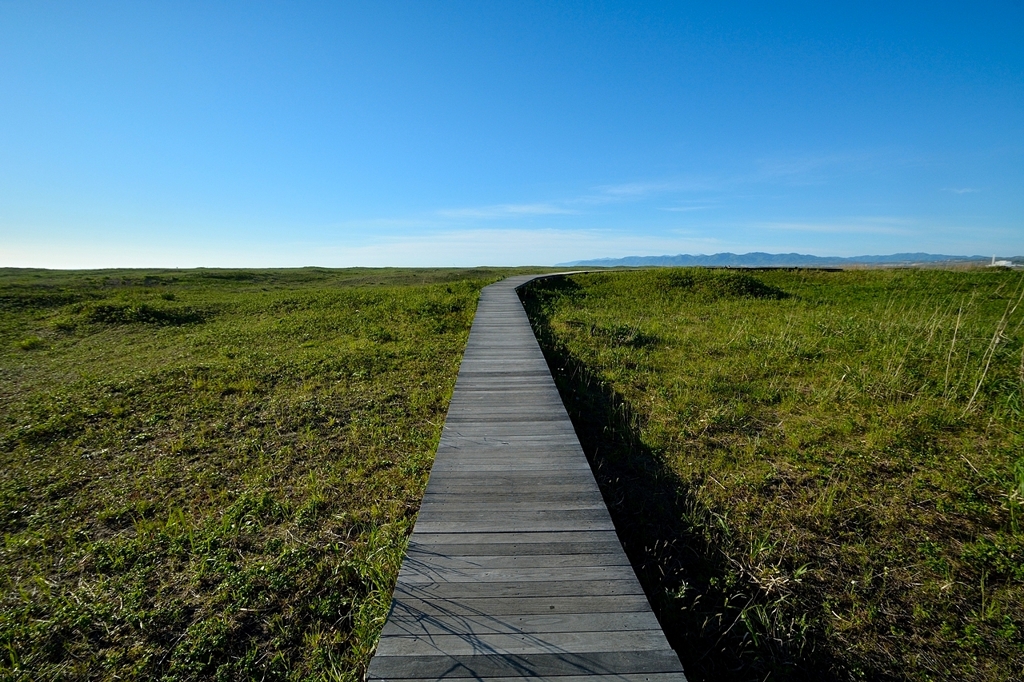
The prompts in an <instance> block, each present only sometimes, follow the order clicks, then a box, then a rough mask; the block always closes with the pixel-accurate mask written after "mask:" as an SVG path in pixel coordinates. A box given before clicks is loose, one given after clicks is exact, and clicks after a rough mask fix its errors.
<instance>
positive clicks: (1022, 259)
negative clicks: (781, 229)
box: [556, 252, 1024, 268]
mask: <svg viewBox="0 0 1024 682" xmlns="http://www.w3.org/2000/svg"><path fill="white" fill-rule="evenodd" d="M998 259H999V260H1004V261H1012V262H1013V263H1015V264H1021V263H1024V256H1015V257H1013V258H1006V257H1004V256H1000V257H999V258H998ZM991 260H992V258H991V256H946V255H941V254H935V253H894V254H892V255H889V256H852V257H850V258H839V257H836V256H811V255H808V254H804V253H762V252H755V253H742V254H737V253H716V254H713V255H710V256H705V255H697V256H691V255H687V254H679V255H677V256H626V257H625V258H592V259H590V260H577V261H572V262H569V263H557V264H556V266H557V267H577V266H591V267H603V268H614V267H644V266H674V267H686V266H702V267H709V266H710V267H731V268H765V267H768V268H773V267H774V268H780V267H781V268H807V267H811V268H841V267H847V266H850V265H935V264H938V263H968V262H979V263H980V262H991Z"/></svg>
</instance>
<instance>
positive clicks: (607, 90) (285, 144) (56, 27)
mask: <svg viewBox="0 0 1024 682" xmlns="http://www.w3.org/2000/svg"><path fill="white" fill-rule="evenodd" d="M1021 26H1024V4H1022V3H1020V2H1013V3H1011V2H1005V3H989V4H984V5H982V6H980V7H969V8H968V7H967V6H963V5H956V6H954V5H952V4H949V5H932V4H929V5H921V6H916V7H915V6H897V5H896V4H894V3H888V4H885V5H882V4H877V5H873V4H871V5H869V4H864V3H858V4H856V5H853V4H851V5H848V6H844V7H840V8H838V9H837V8H834V7H831V6H830V7H823V6H820V5H818V4H805V5H795V4H789V5H786V6H771V7H765V6H762V5H754V4H749V5H747V4H743V5H735V6H732V7H731V8H726V9H722V8H719V7H718V6H717V5H714V6H711V7H708V8H704V9H700V8H693V7H690V6H684V5H681V4H676V3H664V4H655V3H652V4H645V5H644V6H642V7H638V6H635V5H634V4H632V3H557V4H551V3H544V4H541V3H503V4H498V3H469V2H467V3H445V4H441V3H430V4H428V3H388V4H382V3H372V4H371V3H364V4H359V5H354V4H353V5H343V6H340V5H335V4H329V3H287V4H286V3H277V4H261V5H255V4H250V3H216V4H205V3H197V4H186V3H145V4H141V3H134V4H133V3H101V2H95V3H83V4H80V5H71V4H62V3H46V2H31V3H30V2H0V266H39V267H132V266H136V267H143V266H167V267H189V266H209V267H216V266H231V267H237V266H252V267H259V266H300V265H321V266H351V265H478V264H493V265H517V264H552V263H556V262H564V261H572V260H581V259H589V258H600V257H620V256H628V255H660V254H675V253H716V252H722V251H732V252H740V253H742V252H747V251H767V252H776V253H777V252H794V251H795V252H802V253H811V254H816V255H824V256H831V255H835V256H851V255H862V254H882V253H894V252H908V251H915V252H916V251H925V252H932V253H946V254H955V255H969V254H983V255H991V254H998V255H1002V256H1011V255H1019V254H1021V253H1024V41H1021V40H1020V27H1021Z"/></svg>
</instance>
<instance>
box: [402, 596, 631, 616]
mask: <svg viewBox="0 0 1024 682" xmlns="http://www.w3.org/2000/svg"><path fill="white" fill-rule="evenodd" d="M650 610H651V607H650V605H649V604H648V603H647V598H646V597H644V596H643V595H642V594H640V595H637V594H612V595H604V596H590V595H584V596H575V597H479V598H460V599H433V598H432V599H417V598H415V597H408V596H401V595H399V596H398V597H397V598H396V599H395V600H394V601H393V602H392V604H391V616H394V617H397V618H401V617H405V618H411V617H424V616H459V617H461V616H492V617H499V616H509V615H538V614H548V615H551V614H559V613H584V614H586V613H636V612H644V613H649V612H650ZM389 617H390V616H389Z"/></svg>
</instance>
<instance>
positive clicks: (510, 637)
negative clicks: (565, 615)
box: [377, 630, 665, 656]
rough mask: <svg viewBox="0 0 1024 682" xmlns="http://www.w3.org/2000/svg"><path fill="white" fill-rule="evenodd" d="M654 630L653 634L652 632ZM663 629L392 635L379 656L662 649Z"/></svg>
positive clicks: (380, 649) (575, 652) (580, 652)
mask: <svg viewBox="0 0 1024 682" xmlns="http://www.w3.org/2000/svg"><path fill="white" fill-rule="evenodd" d="M652 633H653V634H652ZM660 634H661V631H660V630H625V631H621V632H619V631H615V630H612V631H604V632H543V633H525V632H516V633H477V632H466V633H463V634H457V635H450V634H444V635H430V636H428V637H417V636H415V635H413V636H400V635H391V636H389V637H385V638H383V639H381V642H380V645H379V646H378V647H377V656H431V655H436V654H447V655H450V656H467V655H472V654H484V653H486V654H567V653H568V654H587V653H600V652H610V651H659V650H661V649H664V648H665V644H664V639H665V638H664V637H658V636H657V635H660Z"/></svg>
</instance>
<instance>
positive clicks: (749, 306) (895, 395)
mask: <svg viewBox="0 0 1024 682" xmlns="http://www.w3.org/2000/svg"><path fill="white" fill-rule="evenodd" d="M1022 294H1024V284H1022V281H1021V279H1020V275H1019V274H1013V273H1008V272H941V271H864V272H837V273H824V272H811V271H765V272H757V273H750V272H748V273H738V272H727V271H719V272H714V271H665V270H658V271H642V272H631V273H617V274H594V275H578V276H574V277H572V278H571V279H570V280H568V281H564V282H539V283H537V284H535V285H533V286H532V287H530V288H529V290H528V291H527V292H526V293H525V294H524V297H525V301H526V303H527V305H528V308H529V310H530V313H531V318H532V319H533V321H534V324H535V327H536V329H537V331H538V334H539V336H540V337H541V339H542V344H543V345H544V347H545V352H546V354H547V355H548V358H549V362H550V363H551V364H552V366H553V368H554V369H555V374H556V377H557V378H558V381H559V383H560V386H561V388H562V390H563V393H564V395H565V397H566V402H567V405H568V406H569V408H570V412H571V413H572V416H573V418H574V420H575V422H576V425H577V430H578V431H579V432H580V434H581V436H582V439H583V441H584V444H585V448H586V449H587V450H588V454H589V455H590V456H591V458H592V460H593V463H594V465H595V469H596V471H597V473H598V477H599V480H600V481H601V483H602V487H603V489H604V491H605V495H606V498H607V499H608V500H609V502H610V505H611V507H612V509H613V516H615V517H616V521H617V523H618V525H619V529H620V533H622V534H624V535H625V537H626V538H627V540H626V544H627V550H628V551H629V553H630V556H631V558H632V560H633V562H634V565H637V566H638V567H639V568H640V573H641V576H642V581H643V582H644V584H645V586H646V588H647V590H648V592H649V594H650V595H651V596H652V601H653V602H654V603H655V604H656V608H657V609H658V611H659V616H660V617H661V618H662V621H663V623H664V624H665V625H666V626H667V629H668V630H669V632H670V636H671V638H672V639H673V642H674V643H675V644H676V645H677V646H678V647H679V648H680V650H681V651H682V652H683V653H684V662H685V663H686V665H687V671H688V674H690V676H691V677H693V678H694V679H764V677H765V675H767V674H770V675H771V678H772V679H778V678H780V677H781V678H789V679H823V678H825V679H829V678H834V679H858V678H869V679H915V680H938V679H949V680H952V679H960V678H967V679H992V680H997V679H1011V678H1014V677H1020V676H1024V638H1022V632H1024V608H1022V604H1024V569H1022V568H1021V567H1022V566H1024V536H1022V534H1021V524H1020V517H1021V497H1022V494H1024V489H1022V487H1021V484H1022V478H1021V476H1022V474H1021V472H1022V471H1024V459H1022V455H1021V453H1022V452H1024V437H1022V429H1021V408H1020V406H1021V396H1022V395H1024V370H1022V367H1024V364H1022V363H1024V335H1022V327H1024V308H1022V307H1021V305H1020V303H1021V300H1022ZM620 329H626V330H629V332H628V334H623V333H620V332H617V331H616V330H620ZM640 338H642V339H644V342H643V343H635V342H634V341H633V340H635V339H640Z"/></svg>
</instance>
